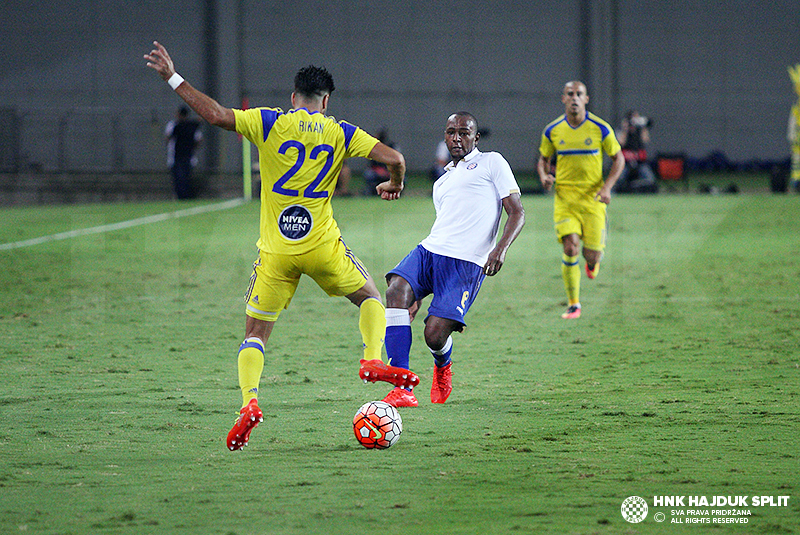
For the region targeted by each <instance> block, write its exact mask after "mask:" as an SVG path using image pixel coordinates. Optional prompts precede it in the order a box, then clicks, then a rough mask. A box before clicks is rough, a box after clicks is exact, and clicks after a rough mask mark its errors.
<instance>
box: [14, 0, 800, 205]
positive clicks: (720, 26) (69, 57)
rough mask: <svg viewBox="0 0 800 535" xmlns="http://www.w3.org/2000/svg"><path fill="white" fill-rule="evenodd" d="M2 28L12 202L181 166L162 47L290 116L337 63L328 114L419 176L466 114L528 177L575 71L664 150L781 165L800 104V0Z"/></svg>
mask: <svg viewBox="0 0 800 535" xmlns="http://www.w3.org/2000/svg"><path fill="white" fill-rule="evenodd" d="M0 22H2V24H1V25H0V28H2V30H0V35H2V42H3V47H4V52H5V59H4V60H3V61H2V62H1V63H0V172H3V173H5V175H4V177H5V178H3V179H2V184H3V188H0V189H4V191H5V192H6V193H8V192H9V191H11V190H12V189H13V188H21V189H24V188H25V184H26V182H32V183H36V181H39V182H41V181H42V180H44V179H42V177H43V176H52V175H57V176H58V175H63V174H65V173H66V174H70V177H69V178H64V177H63V176H62V178H61V179H60V182H59V184H60V187H61V188H62V189H64V190H69V188H70V186H71V184H72V183H73V182H74V183H75V184H76V185H77V184H79V183H80V181H81V180H83V181H84V182H86V181H91V180H95V181H98V182H103V181H104V180H105V179H103V178H102V177H103V175H104V174H111V175H113V176H114V177H116V178H115V181H117V183H118V184H119V185H120V186H119V187H122V185H124V184H125V183H126V182H127V183H131V182H137V181H140V182H141V183H142V184H143V186H142V187H143V188H146V187H147V184H148V180H151V181H152V178H141V177H147V176H149V175H148V174H150V175H152V174H153V173H158V174H159V175H158V176H161V175H160V174H162V173H164V172H165V157H164V146H163V140H162V131H163V127H164V123H165V122H166V121H168V120H170V119H171V118H172V116H173V114H174V112H175V110H176V109H177V107H178V105H179V100H178V99H177V97H175V96H174V95H173V94H172V92H171V91H170V89H169V87H168V86H167V85H166V84H165V83H163V82H162V81H160V79H158V78H157V76H156V75H155V73H154V72H152V71H151V70H150V69H147V68H146V67H145V61H144V60H143V58H142V55H143V54H144V53H146V52H147V51H149V50H150V48H151V42H152V41H153V40H154V39H157V40H159V41H160V42H162V43H163V44H165V46H166V47H167V48H168V50H169V51H170V52H171V54H172V56H173V59H174V60H175V62H176V66H177V69H178V71H179V72H180V73H181V74H182V75H183V76H184V77H185V78H186V79H187V80H189V81H190V82H191V83H192V84H194V85H195V86H196V87H198V88H200V89H201V90H203V91H205V92H207V93H209V94H211V95H212V96H214V97H215V98H217V99H218V100H219V101H220V102H221V103H223V104H224V105H227V106H231V107H237V106H240V105H241V103H242V99H243V98H247V99H248V101H249V103H250V105H251V106H258V105H269V106H279V107H283V108H289V107H290V104H289V98H288V97H289V93H290V91H291V89H292V88H291V80H292V77H293V75H294V73H295V72H296V71H297V69H298V68H299V67H301V66H304V65H306V64H309V63H315V64H323V65H325V66H326V67H327V68H328V69H329V70H330V71H331V72H332V73H333V75H334V77H335V81H336V85H337V90H336V92H335V93H334V98H333V100H332V103H331V108H330V110H329V113H330V114H331V115H334V116H336V117H337V118H339V119H346V120H348V121H350V122H354V123H356V124H358V125H360V126H362V127H364V128H365V129H367V130H369V131H371V132H373V133H377V131H378V130H379V129H380V128H383V127H385V128H388V131H389V135H390V138H391V139H392V140H393V141H395V142H396V143H397V144H398V146H399V147H400V148H401V150H402V151H403V152H404V154H405V155H406V159H407V161H408V165H409V169H410V170H412V171H417V172H425V171H426V170H427V168H428V166H429V165H430V164H431V162H432V160H433V154H434V147H435V145H436V143H437V141H438V140H439V139H440V138H441V130H442V125H443V124H444V120H445V118H446V116H447V115H448V114H449V113H450V112H452V111H455V110H458V109H467V110H469V111H471V112H473V113H474V114H475V115H476V116H477V117H478V119H479V120H480V121H481V123H482V126H483V127H485V128H488V129H490V132H491V135H490V136H489V137H488V138H486V139H485V140H484V143H483V145H482V147H483V148H484V149H485V150H487V149H497V150H500V151H502V153H503V154H504V155H505V156H506V158H507V159H508V160H509V162H510V163H511V165H512V167H513V168H514V169H515V170H516V171H520V172H521V171H525V170H528V171H529V170H532V169H533V168H534V167H535V161H536V156H537V154H536V153H537V147H538V141H539V136H540V133H541V129H542V127H543V126H544V125H545V124H546V123H547V122H548V121H549V120H551V119H552V118H554V117H555V116H556V115H558V114H559V113H561V112H563V107H562V105H561V104H560V102H559V92H560V90H561V87H562V85H563V83H564V82H565V81H567V80H569V79H575V78H578V79H581V80H584V81H585V82H586V83H587V85H588V87H589V93H590V97H591V101H590V105H589V108H590V110H591V111H593V112H595V113H597V114H598V115H600V116H601V117H603V118H605V119H607V120H609V121H610V122H612V124H614V125H615V126H616V125H618V124H619V121H620V119H621V117H622V115H623V114H624V113H625V111H626V110H627V109H629V108H631V107H636V108H638V109H639V110H640V112H641V113H642V114H643V115H646V116H648V117H650V118H651V119H652V121H653V127H652V137H653V142H652V145H651V147H650V148H651V154H656V153H658V152H669V153H683V154H685V155H686V157H687V159H688V162H689V164H690V165H693V166H704V165H705V166H711V167H719V168H724V169H728V168H730V169H734V170H736V169H761V170H764V169H768V168H769V167H770V166H771V165H772V164H774V163H777V162H782V161H784V160H786V158H787V157H788V153H789V149H788V144H787V141H786V126H787V120H788V114H789V109H790V106H791V104H792V103H793V101H794V100H795V99H796V98H797V97H796V95H795V94H794V91H793V88H792V84H791V82H790V79H789V76H788V74H787V71H786V68H787V66H788V65H793V64H796V63H800V3H798V2H797V1H794V0H779V1H775V2H769V3H765V2H758V1H743V0H739V1H735V0H734V1H728V2H725V3H724V4H720V3H718V2H707V1H702V0H677V1H674V2H669V3H667V2H660V1H638V0H594V1H590V0H571V1H558V2H556V1H546V2H519V3H517V2H471V3H470V2H462V3H450V2H446V3H445V2H427V1H425V2H422V1H407V2H374V1H372V2H366V1H356V2H353V1H343V0H331V1H327V2H319V1H307V2H261V1H253V0H205V1H202V0H197V1H189V0H185V1H179V0H170V1H159V2H154V1H139V2H130V1H123V0H93V1H80V2H79V1H75V0H69V1H66V2H62V3H55V2H47V3H43V2H34V1H31V0H25V1H20V2H8V3H6V4H5V5H4V6H3V9H2V13H0ZM205 136H206V143H205V145H204V147H203V150H202V154H201V156H202V161H201V165H200V170H201V171H202V172H204V173H206V174H207V175H215V174H220V175H230V176H231V177H232V178H231V180H233V184H236V179H235V177H236V175H237V174H238V173H240V172H241V171H240V170H241V161H242V151H241V145H240V142H239V140H238V139H237V137H236V136H235V135H234V134H229V133H225V132H216V131H214V129H211V128H206V129H205ZM359 165H360V164H359V163H358V162H356V163H355V167H356V168H358V166H359ZM356 170H358V169H356ZM9 173H10V175H9ZM98 176H100V177H101V178H97V177H98ZM131 176H133V177H139V178H133V179H132V178H130V177H131ZM159 180H160V178H159ZM76 187H77V186H76ZM164 187H166V186H164ZM9 198H11V197H9V196H8V195H6V196H5V197H4V199H5V200H6V201H7V200H8V199H9ZM19 198H20V199H21V200H23V201H25V200H32V201H34V202H35V201H36V200H42V196H41V195H39V197H38V198H36V197H30V196H28V197H25V196H24V195H23V196H22V197H19ZM12 200H13V198H12ZM45 200H46V199H45Z"/></svg>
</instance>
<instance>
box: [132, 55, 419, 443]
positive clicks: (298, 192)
mask: <svg viewBox="0 0 800 535" xmlns="http://www.w3.org/2000/svg"><path fill="white" fill-rule="evenodd" d="M153 44H154V46H155V48H154V49H153V50H152V51H151V52H150V53H149V54H146V55H145V56H144V57H145V59H147V61H148V63H147V66H148V67H151V68H152V69H154V70H155V71H156V72H158V74H159V75H160V76H161V77H162V78H163V79H164V80H166V81H167V83H169V85H170V86H171V87H172V88H173V89H174V90H175V92H176V93H177V94H178V96H179V97H181V98H182V99H183V100H184V101H186V103H187V104H188V105H189V106H190V107H191V108H192V109H194V111H195V112H196V113H197V114H198V115H199V116H200V117H202V118H203V119H205V120H206V121H208V122H209V123H211V124H212V125H214V126H219V127H221V128H224V129H225V130H232V131H236V132H238V133H240V134H242V135H243V136H244V137H245V138H247V139H248V140H250V141H251V142H252V143H254V144H255V145H256V146H257V147H258V151H259V162H260V165H261V224H260V236H259V239H258V249H259V255H258V259H257V260H256V262H255V265H254V269H253V275H252V277H251V279H250V286H249V288H248V290H247V295H246V300H247V307H246V311H245V313H246V322H245V340H244V342H243V343H242V345H241V346H240V348H239V356H238V370H239V386H240V387H241V390H242V408H241V410H240V411H239V416H238V418H237V420H236V423H235V424H234V426H233V428H232V429H231V431H230V432H229V433H228V437H227V445H228V448H229V449H230V450H231V451H233V450H240V449H242V447H244V446H246V445H247V442H248V440H249V437H250V432H251V431H252V430H253V429H254V428H255V427H256V426H257V425H258V423H259V422H261V421H262V420H263V413H262V411H261V409H260V408H259V407H258V401H257V398H258V387H259V383H260V379H261V373H262V371H263V367H264V348H265V345H266V343H267V340H268V339H269V337H270V334H271V333H272V330H273V328H274V326H275V321H276V320H277V319H278V316H279V315H280V313H281V311H282V310H283V309H285V308H287V307H288V305H289V302H290V301H291V299H292V296H293V295H294V292H295V290H296V288H297V284H298V282H299V280H300V276H301V275H302V274H306V275H308V276H310V277H311V278H312V279H314V281H315V282H316V283H317V284H318V285H319V286H320V287H321V288H322V289H323V290H325V291H326V292H327V293H328V294H329V295H331V296H344V297H347V299H349V300H350V301H351V302H352V303H353V304H355V305H356V306H358V307H359V330H360V331H361V337H362V341H363V344H364V359H362V360H361V368H360V370H359V376H360V377H362V378H363V379H364V380H365V381H366V380H371V381H378V380H380V381H387V382H389V383H392V384H394V385H395V386H413V385H416V384H418V383H419V378H418V377H417V376H416V375H415V374H413V373H411V372H410V371H408V370H404V369H399V368H395V367H392V366H387V365H386V364H384V363H383V361H382V360H381V349H382V345H383V336H384V332H385V330H386V316H385V309H384V306H383V303H382V301H381V296H380V293H379V292H378V288H377V286H376V285H375V282H374V281H373V279H372V277H371V276H370V275H369V273H368V272H367V270H366V268H365V267H364V266H363V264H361V262H360V261H359V260H358V258H356V256H355V255H354V254H353V253H352V252H351V251H350V249H348V248H347V246H346V245H345V244H344V242H343V241H342V237H341V233H340V231H339V227H338V226H337V225H336V221H335V220H334V219H333V211H332V209H331V197H332V196H333V192H334V188H335V187H336V179H337V177H338V176H339V172H340V170H341V168H342V162H343V161H344V159H345V158H349V157H365V158H370V159H372V160H377V161H379V162H382V163H384V164H386V165H387V167H388V169H389V174H390V178H389V180H387V181H385V182H383V183H381V184H378V186H377V192H378V194H379V195H380V196H381V197H382V198H383V199H385V200H395V199H398V198H399V197H400V192H401V191H402V190H403V181H404V177H405V160H404V158H403V155H402V154H400V153H399V152H397V151H396V150H394V149H392V148H391V147H388V146H387V145H385V144H383V143H381V142H379V141H378V140H377V139H375V138H374V137H372V136H370V135H369V134H367V133H366V132H364V131H363V130H361V129H360V128H358V127H356V126H354V125H351V124H348V123H346V122H344V121H341V122H337V121H336V120H335V119H334V118H333V117H328V116H327V115H325V112H326V111H327V108H328V102H329V99H330V96H331V93H332V92H333V90H334V89H335V87H334V83H333V77H332V76H331V75H330V73H328V71H327V70H325V69H323V68H319V67H314V66H309V67H305V68H303V69H301V70H300V71H299V72H298V73H297V75H296V76H295V80H294V83H295V89H294V92H293V93H292V96H291V100H292V109H291V110H289V111H285V112H284V111H283V110H281V109H280V108H255V109H249V110H236V109H231V108H226V107H223V106H222V105H220V104H219V103H218V102H217V101H216V100H214V99H212V98H211V97H209V96H208V95H206V94H204V93H202V92H200V91H198V90H197V89H195V88H194V87H192V86H191V85H190V84H189V83H188V82H186V81H185V80H184V79H183V78H182V77H181V76H180V75H179V74H177V73H176V72H175V67H174V64H173V61H172V59H171V58H170V56H169V53H168V52H167V50H166V49H165V48H164V47H163V46H162V45H161V44H159V43H157V42H154V43H153Z"/></svg>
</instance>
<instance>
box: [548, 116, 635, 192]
mask: <svg viewBox="0 0 800 535" xmlns="http://www.w3.org/2000/svg"><path fill="white" fill-rule="evenodd" d="M619 151H620V145H619V142H618V141H617V138H616V136H615V135H614V129H613V128H611V126H610V125H609V124H608V123H607V122H605V121H604V120H603V119H601V118H600V117H598V116H596V115H594V114H593V113H591V112H588V111H587V112H586V118H585V119H584V121H583V122H582V123H581V124H580V126H578V127H576V128H573V127H572V126H571V125H570V124H569V123H568V122H567V117H566V115H562V116H561V117H559V118H558V119H556V120H555V121H553V122H551V123H550V124H548V125H547V126H546V127H545V128H544V131H543V132H542V141H541V143H540V145H539V154H541V155H542V156H543V157H545V158H550V157H552V156H553V154H555V155H556V157H557V158H556V174H555V177H556V188H559V187H561V186H566V187H571V188H576V189H579V190H582V191H584V192H586V193H591V194H594V193H595V192H597V190H599V189H600V188H601V187H602V185H603V153H604V152H605V153H606V154H608V155H609V156H614V155H615V154H616V153H617V152H619Z"/></svg>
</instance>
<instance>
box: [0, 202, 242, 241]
mask: <svg viewBox="0 0 800 535" xmlns="http://www.w3.org/2000/svg"><path fill="white" fill-rule="evenodd" d="M244 203H245V200H244V199H232V200H230V201H225V202H221V203H216V204H206V205H203V206H195V207H194V208H186V209H185V210H177V211H175V212H167V213H164V214H155V215H149V216H145V217H139V218H137V219H131V220H129V221H120V222H119V223H111V224H109V225H100V226H99V227H90V228H82V229H77V230H70V231H67V232H59V233H58V234H50V235H49V236H40V237H38V238H31V239H30V240H22V241H15V242H9V243H0V251H10V250H11V249H22V248H23V247H32V246H34V245H41V244H42V243H48V242H52V241H59V240H69V239H71V238H79V237H81V236H89V235H90V234H102V233H104V232H113V231H115V230H122V229H126V228H131V227H138V226H140V225H149V224H151V223H159V222H161V221H166V220H168V219H178V218H181V217H189V216H193V215H198V214H206V213H208V212H217V211H219V210H227V209H228V208H235V207H237V206H241V205H242V204H244Z"/></svg>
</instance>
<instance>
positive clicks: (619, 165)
mask: <svg viewBox="0 0 800 535" xmlns="http://www.w3.org/2000/svg"><path fill="white" fill-rule="evenodd" d="M561 102H562V103H563V104H564V107H565V112H564V115H562V116H561V117H559V118H557V119H556V120H554V121H552V122H551V123H549V124H548V125H547V126H546V127H545V129H544V131H543V132H542V140H541V144H540V146H539V162H538V164H537V170H538V172H539V180H540V181H541V182H542V186H544V188H545V190H548V191H549V190H550V188H551V187H552V186H553V185H554V184H555V189H556V191H555V208H554V210H553V221H554V222H555V228H556V235H557V236H558V239H559V241H560V242H561V243H562V245H563V256H562V266H561V275H562V277H563V279H564V288H565V289H566V291H567V299H568V308H567V311H566V312H565V313H564V314H562V315H561V317H562V318H564V319H576V318H579V317H580V316H581V303H580V282H581V270H580V266H579V264H578V251H579V248H580V244H581V241H583V257H584V259H585V260H586V274H587V275H588V276H589V278H590V279H594V278H595V277H596V276H597V274H598V272H599V270H600V259H601V257H602V254H603V248H604V247H605V235H606V205H607V204H608V203H610V202H611V188H612V187H613V186H614V183H615V182H616V181H617V179H618V178H619V175H620V173H621V172H622V170H623V169H624V167H625V157H624V156H623V154H622V150H621V149H620V146H619V142H618V141H617V138H616V136H615V135H614V130H613V129H612V128H611V126H610V125H609V124H608V123H607V122H606V121H604V120H603V119H601V118H600V117H598V116H596V115H594V114H593V113H591V112H589V111H587V110H586V104H588V102H589V94H588V92H587V91H586V85H584V83H583V82H580V81H571V82H567V83H566V84H565V85H564V90H563V92H562V94H561ZM603 153H605V154H608V155H609V156H610V157H611V159H612V164H611V168H610V170H609V172H608V177H607V178H606V180H605V181H603ZM553 155H555V156H556V164H555V171H554V170H553V169H552V166H551V158H552V157H553Z"/></svg>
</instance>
